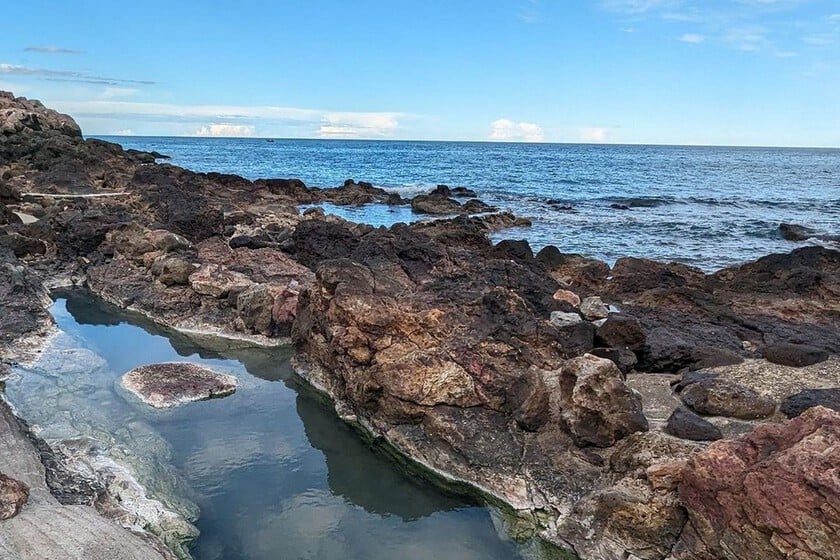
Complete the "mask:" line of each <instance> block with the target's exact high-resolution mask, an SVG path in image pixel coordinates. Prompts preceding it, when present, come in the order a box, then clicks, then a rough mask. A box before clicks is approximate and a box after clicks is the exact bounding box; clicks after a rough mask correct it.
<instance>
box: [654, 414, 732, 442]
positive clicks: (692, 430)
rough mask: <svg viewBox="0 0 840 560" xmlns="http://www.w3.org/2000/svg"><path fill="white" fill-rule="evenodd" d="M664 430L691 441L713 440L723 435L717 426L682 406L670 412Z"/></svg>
mask: <svg viewBox="0 0 840 560" xmlns="http://www.w3.org/2000/svg"><path fill="white" fill-rule="evenodd" d="M665 431H666V432H667V433H669V434H671V435H672V436H675V437H678V438H682V439H689V440H692V441H715V440H718V439H721V438H722V437H723V434H722V433H721V431H720V429H718V428H717V426H715V425H714V424H712V423H711V422H709V421H708V420H706V419H705V418H702V417H700V416H698V415H696V414H694V413H693V412H691V411H690V410H689V409H687V408H686V407H684V406H680V407H678V408H677V409H675V410H674V412H673V413H671V416H670V417H668V423H667V424H666V425H665Z"/></svg>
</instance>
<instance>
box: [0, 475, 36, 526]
mask: <svg viewBox="0 0 840 560" xmlns="http://www.w3.org/2000/svg"><path fill="white" fill-rule="evenodd" d="M28 500H29V488H28V487H27V486H26V484H24V483H23V482H20V481H19V480H15V479H14V478H9V477H8V476H6V475H4V474H3V473H0V521H4V520H6V519H11V518H12V517H14V516H16V515H17V514H19V513H20V510H22V509H23V506H24V505H26V502H27V501H28Z"/></svg>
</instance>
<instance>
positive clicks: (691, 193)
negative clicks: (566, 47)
mask: <svg viewBox="0 0 840 560" xmlns="http://www.w3.org/2000/svg"><path fill="white" fill-rule="evenodd" d="M101 138H102V139H104V140H109V141H112V142H117V143H119V144H122V145H123V146H124V147H125V148H135V149H139V150H146V151H152V150H156V151H158V152H161V153H163V154H167V155H170V156H171V157H172V159H171V163H173V164H175V165H180V166H182V167H186V168H188V169H192V170H194V171H217V172H221V173H234V174H238V175H242V176H243V177H246V178H248V179H257V178H261V177H265V178H269V177H284V178H287V177H296V178H299V179H302V180H303V181H304V182H305V183H306V184H307V185H309V186H317V187H334V186H339V185H341V184H342V183H343V182H344V180H345V179H348V178H353V179H355V180H357V181H369V182H371V183H373V184H374V185H377V186H381V187H383V188H385V189H388V190H392V191H395V192H399V193H400V194H402V195H403V196H406V197H408V196H413V195H414V194H419V193H421V192H426V191H428V190H431V189H432V188H434V187H435V186H436V185H438V184H446V185H449V186H451V187H455V186H464V187H469V188H471V189H474V190H476V191H477V193H478V195H479V198H480V199H481V200H483V201H485V202H488V203H490V204H493V205H495V206H498V207H499V208H501V209H509V210H512V211H513V212H514V213H516V214H517V215H520V216H526V217H529V218H531V219H532V220H533V226H532V227H530V228H516V229H508V230H505V231H501V232H498V233H496V234H494V235H493V239H494V241H498V240H501V239H527V240H528V241H529V242H530V243H531V246H532V247H533V248H534V249H535V250H537V249H540V248H541V247H543V246H545V245H556V246H557V247H559V248H560V250H561V251H563V252H571V253H581V254H583V255H586V256H591V257H595V258H599V259H602V260H605V261H607V262H609V263H613V262H614V261H615V260H616V259H618V258H621V257H624V256H635V257H646V258H651V259H656V260H660V261H677V262H682V263H686V264H689V265H693V266H697V267H699V268H702V269H704V270H706V271H712V270H716V269H719V268H723V267H727V266H733V265H738V264H741V263H744V262H747V261H750V260H753V259H756V258H758V257H760V256H763V255H766V254H769V253H778V252H788V251H790V250H792V249H794V248H795V247H797V246H798V245H800V244H797V243H794V242H790V241H787V240H784V239H783V238H782V237H781V235H780V234H779V224H780V223H782V222H786V223H795V224H800V225H804V226H807V227H811V228H814V229H815V230H818V231H819V232H821V233H826V234H835V235H836V234H840V149H808V148H733V147H688V146H629V145H584V144H518V143H493V142H411V141H363V140H281V139H278V140H266V139H250V138H249V139H239V138H236V139H229V138H225V139H222V138H163V137H154V138H153V137H101ZM325 210H327V211H328V212H329V213H335V214H338V215H341V216H343V217H345V218H348V219H351V220H354V221H358V222H365V223H371V224H372V225H377V226H378V225H390V224H392V223H395V222H398V221H411V220H418V219H428V217H424V216H420V215H415V214H412V213H411V211H410V209H408V208H405V207H403V208H389V207H386V206H381V205H369V206H364V207H335V206H332V205H327V206H326V207H325ZM816 242H817V241H816V240H809V241H806V242H804V243H816Z"/></svg>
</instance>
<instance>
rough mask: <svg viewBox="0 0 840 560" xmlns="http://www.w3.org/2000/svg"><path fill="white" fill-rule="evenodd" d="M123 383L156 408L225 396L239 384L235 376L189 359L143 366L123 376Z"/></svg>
mask: <svg viewBox="0 0 840 560" xmlns="http://www.w3.org/2000/svg"><path fill="white" fill-rule="evenodd" d="M121 383H122V386H123V387H124V388H125V389H127V390H128V391H130V392H132V393H134V394H135V395H137V397H139V398H140V400H142V401H143V402H145V403H146V404H148V405H151V406H153V407H155V408H170V407H173V406H178V405H179V404H183V403H187V402H192V401H201V400H206V399H213V398H218V397H225V396H227V395H230V394H232V393H233V392H234V391H236V386H237V380H236V378H235V377H234V376H232V375H226V374H223V373H218V372H215V371H213V370H211V369H208V368H206V367H203V366H200V365H198V364H192V363H187V362H183V363H182V362H170V363H163V364H152V365H148V366H141V367H139V368H135V369H133V370H131V371H129V372H128V373H126V374H125V375H123V377H122V381H121Z"/></svg>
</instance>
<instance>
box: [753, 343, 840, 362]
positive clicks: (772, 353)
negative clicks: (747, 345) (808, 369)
mask: <svg viewBox="0 0 840 560" xmlns="http://www.w3.org/2000/svg"><path fill="white" fill-rule="evenodd" d="M762 353H763V354H764V358H765V359H767V361H770V362H773V363H774V364H780V365H783V366H793V367H805V366H810V365H813V364H818V363H820V362H824V361H826V360H827V359H828V352H826V351H825V350H821V349H819V348H814V347H813V346H808V345H807V344H772V345H769V346H765V347H764V350H763V352H762Z"/></svg>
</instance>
